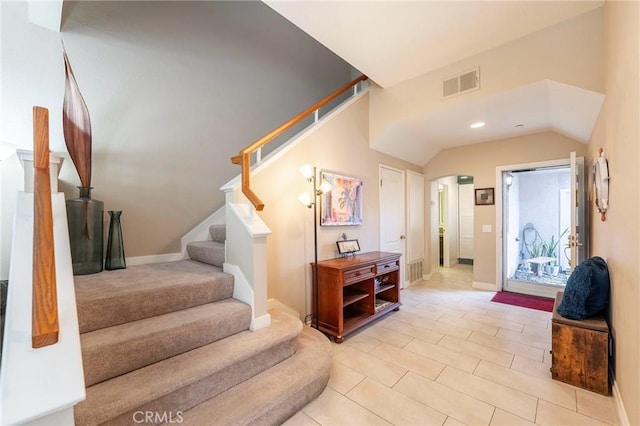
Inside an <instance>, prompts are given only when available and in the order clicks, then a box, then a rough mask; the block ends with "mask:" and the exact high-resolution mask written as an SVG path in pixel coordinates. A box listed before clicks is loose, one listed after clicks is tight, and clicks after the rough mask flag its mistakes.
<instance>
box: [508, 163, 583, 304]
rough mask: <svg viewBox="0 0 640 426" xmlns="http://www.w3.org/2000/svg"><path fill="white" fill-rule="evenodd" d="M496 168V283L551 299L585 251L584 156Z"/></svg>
mask: <svg viewBox="0 0 640 426" xmlns="http://www.w3.org/2000/svg"><path fill="white" fill-rule="evenodd" d="M500 172H501V176H502V178H501V187H502V194H503V196H502V235H503V240H502V262H501V263H502V284H503V285H502V288H503V290H505V291H511V292H517V293H525V294H532V295H537V296H543V297H550V298H554V297H555V295H556V293H557V292H558V291H563V290H564V286H565V285H566V283H567V280H568V278H569V276H570V274H571V273H572V272H573V270H574V269H575V267H576V265H578V264H579V263H580V262H581V261H582V260H584V259H585V258H586V256H587V253H588V250H587V241H588V235H587V233H588V227H587V217H586V196H585V168H584V158H577V157H576V155H575V153H571V155H570V157H569V159H565V160H556V161H548V162H539V163H529V164H518V165H512V166H504V167H503V168H501V169H500Z"/></svg>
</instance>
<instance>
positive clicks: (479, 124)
mask: <svg viewBox="0 0 640 426" xmlns="http://www.w3.org/2000/svg"><path fill="white" fill-rule="evenodd" d="M470 127H471V128H472V129H479V128H480V127H484V121H478V122H476V123H473V124H472V125H471V126H470Z"/></svg>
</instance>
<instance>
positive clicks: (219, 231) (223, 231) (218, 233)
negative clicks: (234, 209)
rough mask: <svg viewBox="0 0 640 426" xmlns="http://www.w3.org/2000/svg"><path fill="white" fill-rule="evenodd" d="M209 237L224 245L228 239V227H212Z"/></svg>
mask: <svg viewBox="0 0 640 426" xmlns="http://www.w3.org/2000/svg"><path fill="white" fill-rule="evenodd" d="M209 235H211V239H212V240H213V241H218V242H221V243H224V241H225V240H226V239H227V227H226V226H225V225H211V226H210V227H209Z"/></svg>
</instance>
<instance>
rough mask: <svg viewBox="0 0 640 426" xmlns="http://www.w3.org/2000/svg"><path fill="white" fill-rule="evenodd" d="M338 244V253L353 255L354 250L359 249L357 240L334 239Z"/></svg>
mask: <svg viewBox="0 0 640 426" xmlns="http://www.w3.org/2000/svg"><path fill="white" fill-rule="evenodd" d="M336 244H337V245H338V253H340V254H341V255H349V254H352V255H354V256H355V254H356V252H359V251H360V243H358V240H340V241H336Z"/></svg>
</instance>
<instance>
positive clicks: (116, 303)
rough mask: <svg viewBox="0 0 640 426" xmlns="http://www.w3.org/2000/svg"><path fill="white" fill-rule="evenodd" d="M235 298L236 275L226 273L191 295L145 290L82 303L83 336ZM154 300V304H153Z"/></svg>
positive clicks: (193, 289) (173, 290)
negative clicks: (234, 281)
mask: <svg viewBox="0 0 640 426" xmlns="http://www.w3.org/2000/svg"><path fill="white" fill-rule="evenodd" d="M232 296H233V276H231V275H226V274H225V275H224V276H220V277H218V278H216V280H215V281H211V282H202V283H198V284H194V285H193V286H191V287H190V289H189V291H188V292H186V291H185V289H184V288H183V287H169V288H161V289H159V290H157V291H156V292H149V291H145V292H140V293H136V294H128V295H127V296H126V297H114V298H104V299H100V300H94V301H91V302H90V303H83V302H82V301H81V300H79V301H78V321H79V323H80V333H87V332H89V331H93V330H98V329H101V328H107V327H111V326H114V325H118V324H124V323H127V322H131V321H136V320H140V319H143V318H149V317H153V316H156V315H162V314H166V313H168V312H174V311H179V310H181V309H187V308H191V307H193V306H198V305H203V304H205V303H213V302H216V301H218V300H223V299H227V298H229V297H232ZM150 300H153V301H154V303H149V301H150ZM114 307H117V309H114Z"/></svg>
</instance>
